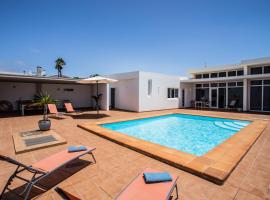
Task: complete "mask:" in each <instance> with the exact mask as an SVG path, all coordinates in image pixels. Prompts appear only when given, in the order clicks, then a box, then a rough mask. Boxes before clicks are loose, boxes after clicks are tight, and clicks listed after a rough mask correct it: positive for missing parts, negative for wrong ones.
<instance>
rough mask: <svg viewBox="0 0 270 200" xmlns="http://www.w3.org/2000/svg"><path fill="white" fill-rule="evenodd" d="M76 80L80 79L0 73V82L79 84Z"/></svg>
mask: <svg viewBox="0 0 270 200" xmlns="http://www.w3.org/2000/svg"><path fill="white" fill-rule="evenodd" d="M78 80H80V79H68V78H49V77H36V76H35V77H34V76H15V75H5V74H0V82H23V83H57V84H61V83H63V84H79V83H78V82H77V81H78Z"/></svg>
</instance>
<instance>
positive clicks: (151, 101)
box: [139, 71, 180, 112]
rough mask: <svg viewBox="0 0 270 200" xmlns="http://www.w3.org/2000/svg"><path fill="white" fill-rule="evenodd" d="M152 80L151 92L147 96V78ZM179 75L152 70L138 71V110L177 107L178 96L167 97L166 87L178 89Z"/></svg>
mask: <svg viewBox="0 0 270 200" xmlns="http://www.w3.org/2000/svg"><path fill="white" fill-rule="evenodd" d="M149 79H151V80H152V94H151V95H150V96H148V80H149ZM179 85H180V77H177V76H168V75H164V74H158V73H152V72H141V71H140V72H139V112H143V111H151V110H163V109H173V108H179V102H180V92H178V96H179V97H178V98H167V96H168V94H167V91H168V88H177V89H178V90H179Z"/></svg>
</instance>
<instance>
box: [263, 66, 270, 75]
mask: <svg viewBox="0 0 270 200" xmlns="http://www.w3.org/2000/svg"><path fill="white" fill-rule="evenodd" d="M263 73H264V74H269V73H270V66H265V67H264V70H263Z"/></svg>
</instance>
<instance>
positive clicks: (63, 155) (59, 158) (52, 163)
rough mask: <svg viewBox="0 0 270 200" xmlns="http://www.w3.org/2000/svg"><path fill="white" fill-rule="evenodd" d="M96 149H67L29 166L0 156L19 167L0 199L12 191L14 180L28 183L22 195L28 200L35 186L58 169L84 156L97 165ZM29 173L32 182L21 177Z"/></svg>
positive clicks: (1, 157)
mask: <svg viewBox="0 0 270 200" xmlns="http://www.w3.org/2000/svg"><path fill="white" fill-rule="evenodd" d="M94 150H95V148H91V147H87V150H85V151H77V152H72V153H69V152H68V150H67V149H65V150H63V151H61V152H58V153H56V154H53V155H51V156H49V157H47V158H44V159H42V160H40V161H38V162H36V163H34V164H33V165H30V166H27V165H25V164H23V163H20V162H18V161H16V160H14V159H12V158H9V157H7V156H3V155H0V160H3V161H6V162H9V163H11V164H14V165H16V166H17V168H16V170H15V172H14V173H13V174H12V175H11V176H10V178H9V179H8V181H7V183H6V185H5V187H4V189H3V191H2V193H1V195H0V199H2V198H3V195H4V193H5V191H6V190H10V189H9V188H8V186H9V185H10V184H11V183H12V181H13V179H14V178H18V179H20V180H22V181H25V182H26V183H27V185H26V187H25V189H24V191H23V192H22V194H25V197H24V199H25V200H26V199H28V197H29V195H30V191H31V189H32V187H33V186H34V185H38V184H37V182H38V181H40V180H42V179H43V178H45V177H47V176H48V175H50V174H51V173H52V172H55V171H56V170H57V169H59V168H61V167H63V166H64V165H66V164H68V163H70V162H71V161H73V160H76V159H78V158H80V157H82V156H83V155H86V154H90V155H91V156H92V158H93V160H94V163H96V160H95V157H94V155H93V151H94ZM24 171H28V172H30V173H31V174H32V178H31V179H30V180H27V179H26V178H24V177H22V176H19V174H20V173H21V172H24Z"/></svg>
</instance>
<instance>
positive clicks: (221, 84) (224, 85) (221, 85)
mask: <svg viewBox="0 0 270 200" xmlns="http://www.w3.org/2000/svg"><path fill="white" fill-rule="evenodd" d="M218 86H219V87H226V83H219V84H218Z"/></svg>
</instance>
